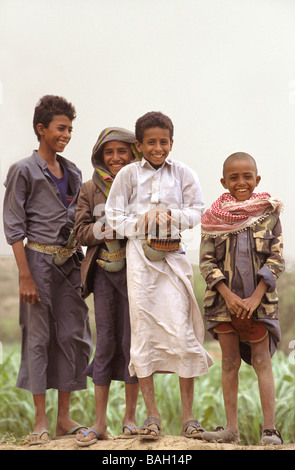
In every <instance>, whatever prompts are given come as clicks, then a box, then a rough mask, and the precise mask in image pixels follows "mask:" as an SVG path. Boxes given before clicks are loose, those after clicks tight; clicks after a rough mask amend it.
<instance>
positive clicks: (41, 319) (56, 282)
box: [3, 95, 92, 445]
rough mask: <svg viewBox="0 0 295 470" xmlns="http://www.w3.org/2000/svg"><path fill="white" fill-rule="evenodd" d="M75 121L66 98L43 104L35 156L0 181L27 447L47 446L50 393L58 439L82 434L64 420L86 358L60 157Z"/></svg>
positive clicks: (68, 194) (70, 183)
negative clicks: (13, 267)
mask: <svg viewBox="0 0 295 470" xmlns="http://www.w3.org/2000/svg"><path fill="white" fill-rule="evenodd" d="M75 117H76V115H75V108H74V107H73V106H72V105H71V104H70V103H68V102H67V101H66V100H65V99H64V98H61V97H57V96H51V95H47V96H44V97H43V98H41V100H40V101H39V103H38V104H37V106H36V108H35V113H34V120H33V126H34V131H35V133H36V135H37V138H38V141H39V148H38V151H34V152H33V154H32V155H31V156H30V157H29V158H25V159H23V160H20V161H19V162H17V163H15V164H13V165H12V166H11V167H10V169H9V171H8V175H7V179H6V182H5V186H6V193H5V198H4V208H3V218H4V230H5V235H6V239H7V242H8V244H10V245H11V246H12V249H13V252H14V256H15V259H16V263H17V266H18V269H19V280H20V284H19V293H20V326H21V329H22V356H21V366H20V371H19V375H18V380H17V386H18V387H21V388H24V389H27V390H30V391H31V392H32V394H33V398H34V405H35V411H36V416H35V424H34V431H33V433H32V434H30V436H28V441H29V444H31V445H33V444H38V443H44V442H46V441H48V439H49V431H48V421H47V417H46V412H45V396H46V390H47V389H49V388H55V389H57V390H58V391H59V394H58V418H57V426H56V435H57V436H62V435H66V434H72V433H76V432H77V431H78V430H79V428H81V426H78V423H75V422H74V421H72V420H71V418H70V415H69V407H70V395H71V392H72V391H74V390H80V389H83V388H86V385H87V384H86V377H85V376H84V375H83V371H84V370H85V368H86V367H87V364H88V362H89V359H90V355H91V352H92V344H91V334H90V325H89V318H88V309H87V306H86V304H85V302H84V300H83V299H82V297H81V278H80V261H81V257H82V256H83V255H82V253H81V252H79V250H78V247H77V245H76V243H75V240H74V239H73V238H72V235H71V230H72V228H73V225H74V221H75V209H76V203H77V198H78V193H79V190H80V187H81V184H82V181H81V172H80V170H79V169H78V168H77V167H76V165H74V164H73V163H71V162H70V161H69V160H67V159H65V158H63V157H61V156H60V155H58V152H62V151H63V150H64V149H65V147H66V145H67V144H68V142H69V141H70V139H71V132H72V121H73V119H74V118H75ZM24 239H26V240H27V242H26V244H25V245H24Z"/></svg>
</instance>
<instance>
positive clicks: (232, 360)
mask: <svg viewBox="0 0 295 470" xmlns="http://www.w3.org/2000/svg"><path fill="white" fill-rule="evenodd" d="M240 366H241V358H240V357H239V356H236V355H232V356H223V357H222V369H223V370H224V371H225V372H238V370H239V369H240Z"/></svg>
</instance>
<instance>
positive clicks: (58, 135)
mask: <svg viewBox="0 0 295 470" xmlns="http://www.w3.org/2000/svg"><path fill="white" fill-rule="evenodd" d="M36 127H37V131H38V132H39V135H40V148H41V150H42V151H45V152H46V153H53V154H54V153H58V152H63V151H64V149H65V147H66V145H67V144H68V143H69V142H70V140H71V137H72V130H73V127H72V121H70V119H69V118H68V117H67V116H65V115H63V114H61V115H55V116H53V119H52V121H50V123H49V125H48V127H45V126H44V124H37V126H36Z"/></svg>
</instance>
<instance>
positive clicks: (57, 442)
mask: <svg viewBox="0 0 295 470" xmlns="http://www.w3.org/2000/svg"><path fill="white" fill-rule="evenodd" d="M1 450H100V451H104V452H103V453H102V454H101V458H102V459H103V458H105V459H116V458H117V459H118V458H119V455H120V451H124V453H123V455H124V456H126V457H127V456H128V455H130V456H132V452H130V454H128V453H127V454H126V452H125V451H145V452H146V451H151V452H152V454H154V453H155V452H157V451H161V452H160V453H159V455H160V454H161V453H162V451H167V454H168V453H169V454H170V455H171V454H172V453H173V452H172V453H171V451H175V452H177V453H178V452H179V451H185V453H187V451H194V450H295V444H286V445H282V446H260V445H257V446H252V445H251V446H245V445H235V444H217V443H208V442H205V441H200V440H197V439H188V438H186V437H181V436H163V437H161V438H160V439H157V440H154V441H153V440H151V441H150V440H148V441H147V440H141V439H139V438H134V439H120V438H118V437H114V436H110V438H109V439H108V440H107V441H97V443H96V444H94V445H92V446H90V447H79V446H78V445H77V444H76V439H75V438H66V439H52V440H51V441H50V442H48V443H47V444H44V445H35V446H28V445H27V444H23V445H19V444H16V443H9V444H0V451H1ZM111 451H115V452H117V451H119V452H117V454H118V455H117V456H116V453H115V454H111V453H110V452H111ZM133 454H134V455H135V453H133ZM104 463H107V462H104ZM109 463H111V462H109ZM115 463H119V462H115ZM171 463H173V462H171Z"/></svg>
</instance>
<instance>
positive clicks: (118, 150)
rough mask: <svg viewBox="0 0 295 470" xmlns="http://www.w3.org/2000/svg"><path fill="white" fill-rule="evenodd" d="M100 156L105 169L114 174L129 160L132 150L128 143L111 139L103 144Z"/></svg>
mask: <svg viewBox="0 0 295 470" xmlns="http://www.w3.org/2000/svg"><path fill="white" fill-rule="evenodd" d="M102 156H103V161H104V164H105V166H106V167H107V169H108V170H109V171H110V172H111V173H112V175H113V176H116V174H117V173H119V171H120V170H121V168H123V166H125V165H128V164H129V163H130V162H131V160H132V151H131V148H130V145H129V144H126V143H125V142H119V141H116V140H112V141H111V142H107V143H106V144H104V147H103V151H102Z"/></svg>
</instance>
